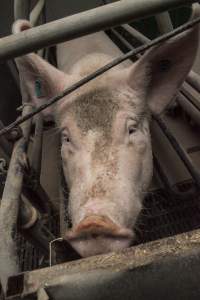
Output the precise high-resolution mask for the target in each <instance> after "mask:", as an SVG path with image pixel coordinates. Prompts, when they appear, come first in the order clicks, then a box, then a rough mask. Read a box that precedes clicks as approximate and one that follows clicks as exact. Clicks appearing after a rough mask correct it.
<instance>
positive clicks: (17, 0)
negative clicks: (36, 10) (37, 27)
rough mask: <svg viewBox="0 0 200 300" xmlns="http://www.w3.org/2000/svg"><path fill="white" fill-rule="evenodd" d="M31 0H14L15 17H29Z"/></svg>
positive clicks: (16, 18)
mask: <svg viewBox="0 0 200 300" xmlns="http://www.w3.org/2000/svg"><path fill="white" fill-rule="evenodd" d="M29 8H30V1H29V0H14V18H15V20H18V19H23V20H24V19H26V20H28V19H29Z"/></svg>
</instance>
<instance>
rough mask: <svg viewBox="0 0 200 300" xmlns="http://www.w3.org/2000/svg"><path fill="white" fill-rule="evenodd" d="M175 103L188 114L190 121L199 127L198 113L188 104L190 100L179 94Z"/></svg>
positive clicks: (199, 116) (199, 113) (191, 104)
mask: <svg viewBox="0 0 200 300" xmlns="http://www.w3.org/2000/svg"><path fill="white" fill-rule="evenodd" d="M176 100H177V102H178V103H179V104H180V106H181V107H182V108H183V109H184V110H185V111H186V112H187V113H188V115H189V116H190V117H191V119H192V120H193V121H194V122H195V123H196V124H198V125H199V126H200V111H199V110H198V109H197V108H196V107H195V106H194V105H193V103H191V102H190V100H189V99H188V98H187V97H186V95H184V94H183V93H179V94H178V97H177V99H176Z"/></svg>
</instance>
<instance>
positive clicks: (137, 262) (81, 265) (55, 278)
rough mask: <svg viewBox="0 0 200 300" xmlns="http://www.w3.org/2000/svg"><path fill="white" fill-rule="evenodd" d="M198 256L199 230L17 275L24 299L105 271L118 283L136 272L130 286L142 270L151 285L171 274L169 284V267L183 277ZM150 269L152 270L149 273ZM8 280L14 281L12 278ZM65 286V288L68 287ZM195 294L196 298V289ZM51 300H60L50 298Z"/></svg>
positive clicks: (191, 277) (193, 278)
mask: <svg viewBox="0 0 200 300" xmlns="http://www.w3.org/2000/svg"><path fill="white" fill-rule="evenodd" d="M199 254H200V231H199V230H196V231H193V232H189V233H184V234H181V235H177V236H174V237H170V238H167V239H162V240H157V241H154V242H151V243H147V244H143V245H139V246H137V247H132V248H129V249H125V250H123V251H121V252H119V253H110V254H106V255H100V256H94V257H90V258H87V259H82V260H77V261H73V262H69V263H64V264H60V265H56V266H53V267H51V268H45V269H41V270H37V271H32V272H27V273H24V274H21V275H19V276H23V289H22V290H23V292H22V295H23V296H25V295H30V294H34V293H37V291H38V290H40V289H41V288H43V287H44V288H46V289H47V292H48V290H49V291H50V290H51V291H52V289H53V290H54V292H55V289H56V287H57V288H58V287H59V289H60V288H63V287H65V286H66V284H67V282H70V283H72V281H71V279H72V278H73V282H75V283H76V285H77V286H78V284H79V279H80V278H82V280H83V279H84V278H85V280H86V281H87V280H88V276H87V274H90V275H91V276H89V278H90V280H91V278H92V274H93V276H94V278H95V276H96V275H98V276H97V278H99V276H100V275H101V274H102V272H103V274H104V275H105V272H108V273H107V274H108V277H109V278H110V276H111V277H112V278H113V277H116V276H119V275H120V276H121V280H123V276H124V275H123V274H125V273H126V272H130V271H131V272H136V273H137V274H136V275H135V276H136V277H134V280H135V282H134V280H133V285H136V283H137V280H138V276H139V277H140V276H141V275H140V274H142V273H143V272H144V271H145V276H146V278H147V279H148V278H149V279H148V280H150V279H152V278H151V274H152V272H153V276H154V277H153V279H154V281H155V284H160V281H161V280H162V281H165V280H166V278H165V276H166V274H168V273H169V274H172V277H171V279H170V280H172V281H173V280H175V279H176V276H175V277H174V275H173V272H174V271H176V270H175V269H174V268H173V266H175V265H177V266H180V267H181V268H183V269H182V272H183V275H184V272H185V275H187V274H188V271H189V270H191V264H192V265H194V261H195V264H196V265H197V264H198V263H200V262H199V260H200V256H199ZM170 266H171V269H170ZM152 267H153V270H154V271H152ZM104 271H105V272H104ZM162 272H163V274H164V275H163V276H164V277H163V278H160V276H161V274H162ZM194 272H195V269H194ZM95 274H96V275H95ZM117 274H118V275H117ZM104 275H103V276H104ZM185 275H184V276H185ZM149 276H150V277H149ZM125 277H126V276H125ZM105 278H107V277H105ZM12 280H16V278H14V279H12ZM90 280H89V282H88V283H87V285H86V286H89V287H88V288H90ZM105 280H106V279H105ZM148 280H147V281H148ZM184 280H189V281H188V284H189V285H195V282H196V276H195V274H194V273H193V274H192V276H190V278H189V279H188V278H187V276H186V279H185V277H184ZM184 280H183V283H184ZM144 283H145V281H144ZM10 284H11V281H10ZM95 284H96V286H97V287H98V284H101V281H98V280H97V281H96V283H95ZM146 284H147V282H146V283H145V285H146ZM167 284H168V281H166V287H167ZM174 284H175V282H174ZM67 286H68V288H69V285H67ZM92 286H94V280H93V282H92V281H91V288H92ZM140 288H141V287H140ZM140 288H139V289H140ZM168 288H170V287H168ZM97 291H98V288H97ZM54 292H53V293H54ZM198 292H199V295H200V291H199V290H198ZM8 299H9V298H8ZM14 299H15V298H14ZM19 299H21V298H19ZM52 299H64V298H52ZM69 299H75V298H73V297H72V298H69ZM78 299H79V298H78ZM80 299H81V298H80ZM98 299H103V298H98ZM116 299H117V298H116ZM137 299H140V298H137ZM141 299H144V298H141ZM154 299H155V298H154ZM195 299H196V298H195Z"/></svg>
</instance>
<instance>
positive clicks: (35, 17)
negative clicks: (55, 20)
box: [30, 0, 45, 26]
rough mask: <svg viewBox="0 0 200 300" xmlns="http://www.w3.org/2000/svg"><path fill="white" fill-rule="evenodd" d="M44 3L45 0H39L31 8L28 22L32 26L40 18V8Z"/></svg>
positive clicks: (41, 8)
mask: <svg viewBox="0 0 200 300" xmlns="http://www.w3.org/2000/svg"><path fill="white" fill-rule="evenodd" d="M44 5H45V0H39V1H38V2H37V4H36V5H35V7H34V8H33V10H32V11H31V13H30V22H31V25H32V26H35V25H36V24H37V22H38V20H39V18H40V15H41V13H42V10H43V8H44Z"/></svg>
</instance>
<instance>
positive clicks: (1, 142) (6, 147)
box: [0, 120, 13, 160]
mask: <svg viewBox="0 0 200 300" xmlns="http://www.w3.org/2000/svg"><path fill="white" fill-rule="evenodd" d="M3 128H4V125H3V122H2V121H1V120H0V129H3ZM0 147H1V149H2V150H3V152H4V153H5V156H6V159H7V160H9V158H10V157H11V155H12V150H13V147H12V146H11V144H10V143H9V142H8V141H7V139H6V138H5V136H3V135H2V136H1V137H0Z"/></svg>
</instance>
